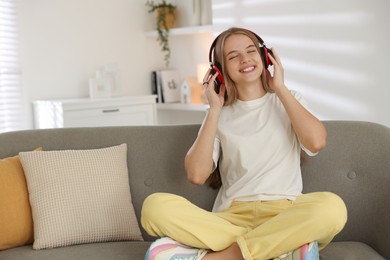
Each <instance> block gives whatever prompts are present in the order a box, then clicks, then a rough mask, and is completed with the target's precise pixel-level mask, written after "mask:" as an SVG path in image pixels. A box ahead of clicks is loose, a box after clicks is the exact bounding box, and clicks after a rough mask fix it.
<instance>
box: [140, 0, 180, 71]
mask: <svg viewBox="0 0 390 260" xmlns="http://www.w3.org/2000/svg"><path fill="white" fill-rule="evenodd" d="M145 5H146V6H147V7H149V10H148V11H149V13H152V12H155V13H156V30H157V34H158V37H157V41H158V42H159V43H160V46H161V51H163V52H165V56H164V61H165V65H166V66H167V67H168V65H169V58H170V56H171V49H170V48H169V38H168V36H169V30H170V29H172V28H173V23H174V20H175V10H176V6H175V5H173V4H171V3H167V2H166V0H162V1H161V2H159V3H154V2H153V1H147V2H146V3H145Z"/></svg>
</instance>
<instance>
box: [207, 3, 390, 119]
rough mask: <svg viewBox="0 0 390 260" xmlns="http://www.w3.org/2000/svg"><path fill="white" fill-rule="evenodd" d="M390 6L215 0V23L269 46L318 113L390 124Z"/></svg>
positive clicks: (292, 85) (290, 82)
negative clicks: (239, 28) (242, 31)
mask: <svg viewBox="0 0 390 260" xmlns="http://www.w3.org/2000/svg"><path fill="white" fill-rule="evenodd" d="M389 10H390V2H389V1H387V0H373V1H366V0H343V1H337V0H328V1H319V0H256V1H255V0H243V1H239V0H227V1H226V0H214V1H213V24H214V27H215V28H216V31H218V32H219V31H222V30H224V29H226V28H228V27H231V26H242V27H246V28H249V29H251V30H253V31H255V32H256V33H257V34H259V35H260V36H261V37H262V39H263V40H264V41H265V42H266V44H267V46H268V47H271V46H272V47H274V48H275V49H276V51H277V52H278V54H279V56H280V58H281V60H282V63H283V65H284V68H285V80H286V83H287V85H288V87H289V88H292V89H297V90H299V91H301V92H302V93H303V95H304V96H305V97H306V99H307V100H308V102H309V104H310V107H311V108H312V111H313V113H314V114H316V115H317V116H318V117H319V118H321V119H335V120H338V119H344V120H366V121H373V122H378V123H382V124H385V125H387V126H390V115H389V112H390V102H389V101H390V84H389V79H388V75H389V72H388V70H389V67H390V66H389V61H390V51H389V46H388V45H389V42H390V34H389V31H388V24H390V16H389V15H388V11H389Z"/></svg>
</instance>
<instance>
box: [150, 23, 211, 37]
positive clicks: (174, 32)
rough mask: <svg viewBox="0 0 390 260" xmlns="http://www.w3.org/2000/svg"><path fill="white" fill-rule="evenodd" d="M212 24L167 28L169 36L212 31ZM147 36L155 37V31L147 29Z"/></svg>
mask: <svg viewBox="0 0 390 260" xmlns="http://www.w3.org/2000/svg"><path fill="white" fill-rule="evenodd" d="M212 31H213V26H212V25H201V26H192V27H178V28H173V29H171V30H169V35H170V36H175V35H190V34H197V33H212ZM145 35H146V36H148V37H157V31H156V30H154V31H148V32H146V33H145Z"/></svg>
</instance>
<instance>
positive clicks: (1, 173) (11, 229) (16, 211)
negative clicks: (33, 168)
mask: <svg viewBox="0 0 390 260" xmlns="http://www.w3.org/2000/svg"><path fill="white" fill-rule="evenodd" d="M37 150H41V148H39V149H37ZM0 223H1V224H0V234H1V236H0V250H4V249H8V248H13V247H17V246H22V245H27V244H31V243H32V242H33V240H34V233H33V221H32V216H31V207H30V203H29V200H28V191H27V184H26V178H25V176H24V171H23V167H22V165H21V163H20V159H19V156H14V157H8V158H4V159H1V160H0Z"/></svg>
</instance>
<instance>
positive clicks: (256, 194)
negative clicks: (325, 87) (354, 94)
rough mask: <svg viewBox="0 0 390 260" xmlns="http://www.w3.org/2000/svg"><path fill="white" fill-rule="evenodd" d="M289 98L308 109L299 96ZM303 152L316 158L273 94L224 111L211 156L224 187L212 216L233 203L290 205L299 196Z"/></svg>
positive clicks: (241, 103)
mask: <svg viewBox="0 0 390 260" xmlns="http://www.w3.org/2000/svg"><path fill="white" fill-rule="evenodd" d="M291 93H292V94H293V96H294V97H295V98H296V99H297V100H298V101H299V102H300V103H301V104H302V105H303V106H305V107H306V103H305V101H304V100H303V99H302V96H301V95H300V94H299V93H298V92H296V91H291ZM301 148H302V149H303V150H305V151H306V153H308V154H309V155H314V154H312V153H310V151H308V150H307V149H306V148H304V147H302V145H301V144H300V142H299V140H298V138H297V136H296V134H295V132H294V130H293V128H292V125H291V121H290V119H289V117H288V115H287V112H286V110H285V109H284V106H283V105H282V103H281V101H280V100H279V98H278V97H277V96H276V94H271V93H267V94H266V95H264V96H263V97H261V98H259V99H256V100H251V101H241V100H237V101H236V102H234V103H233V104H232V105H230V106H225V107H223V109H222V112H221V115H220V118H219V122H218V131H217V136H216V138H215V143H214V153H213V160H214V165H217V163H218V160H219V170H220V173H221V179H222V187H221V189H220V190H219V193H218V196H217V198H216V200H215V203H214V207H213V211H223V210H224V209H226V208H228V207H229V206H230V205H231V203H232V202H233V201H234V200H236V201H256V200H277V199H290V200H294V199H295V198H296V197H297V196H298V195H300V194H301V192H302V176H301V169H300V151H301Z"/></svg>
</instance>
